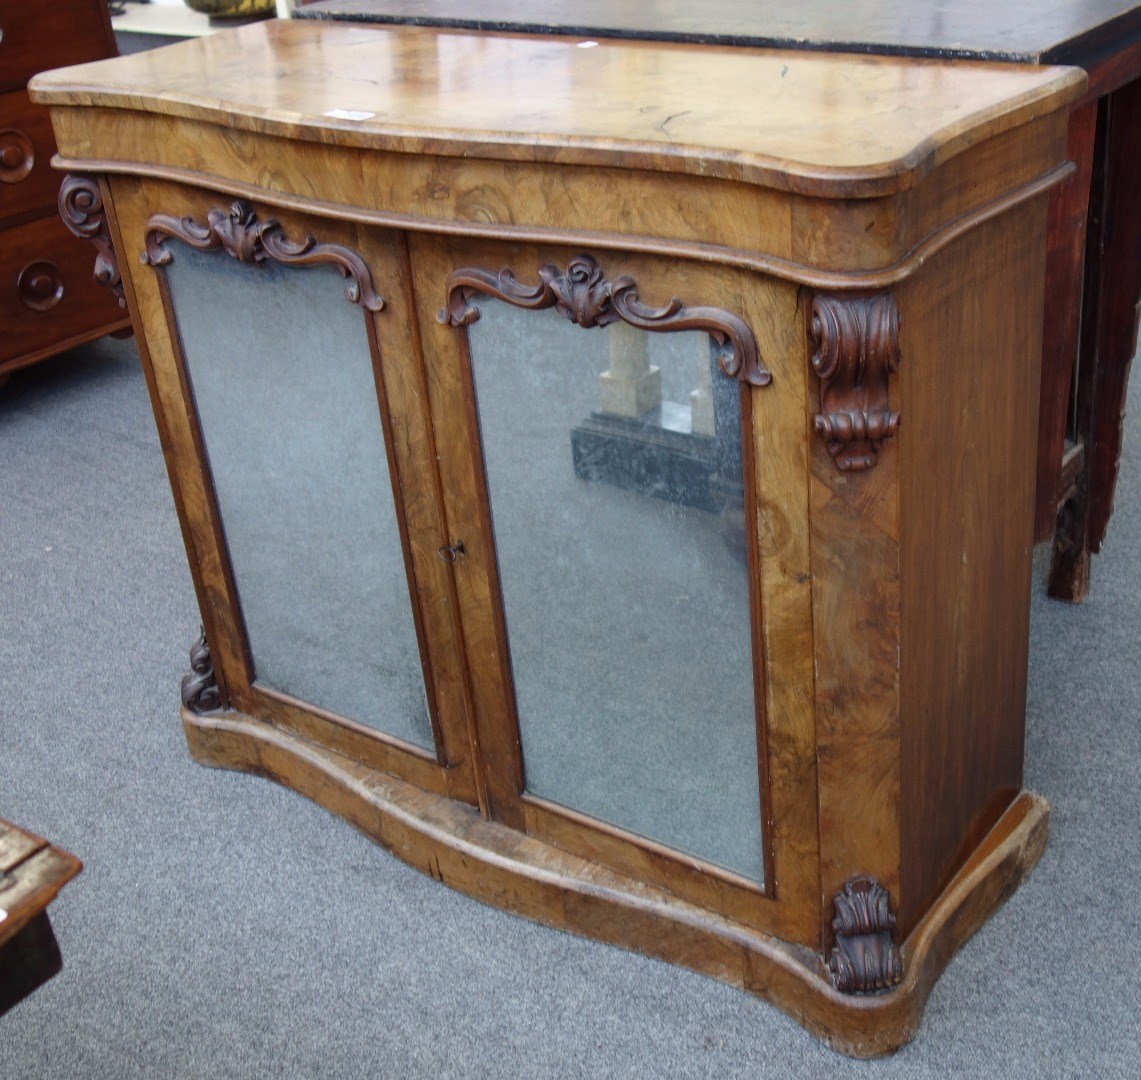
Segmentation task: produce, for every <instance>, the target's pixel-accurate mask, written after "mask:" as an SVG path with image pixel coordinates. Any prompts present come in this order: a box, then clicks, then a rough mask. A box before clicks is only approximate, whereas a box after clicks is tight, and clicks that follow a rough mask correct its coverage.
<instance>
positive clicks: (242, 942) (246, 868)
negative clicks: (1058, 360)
mask: <svg viewBox="0 0 1141 1080" xmlns="http://www.w3.org/2000/svg"><path fill="white" fill-rule="evenodd" d="M1139 567H1141V426H1139V425H1138V424H1136V423H1135V424H1133V426H1132V428H1131V429H1130V430H1129V434H1128V441H1127V445H1126V450H1125V456H1124V460H1123V462H1122V481H1121V485H1120V488H1119V491H1118V498H1117V511H1116V515H1115V518H1114V521H1113V523H1112V526H1111V533H1110V537H1109V541H1108V543H1107V545H1106V549H1105V551H1104V553H1103V554H1102V555H1101V556H1099V557H1098V558H1097V559H1096V560H1095V565H1094V577H1093V591H1092V594H1091V597H1090V599H1089V600H1088V601H1087V603H1085V604H1084V605H1082V606H1080V607H1070V606H1066V605H1061V604H1056V603H1052V602H1050V601H1047V600H1046V599H1045V598H1044V596H1043V595H1042V587H1041V584H1040V583H1039V584H1038V585H1037V586H1036V591H1035V597H1034V609H1033V640H1032V644H1031V672H1030V701H1029V713H1028V739H1027V750H1026V774H1027V785H1028V786H1029V787H1030V788H1032V789H1033V790H1035V791H1038V792H1041V793H1042V794H1044V795H1046V796H1047V797H1048V798H1049V800H1050V802H1051V804H1052V807H1053V816H1052V820H1051V837H1050V844H1049V847H1048V848H1047V850H1046V853H1045V855H1044V856H1043V859H1042V862H1041V863H1040V864H1039V866H1038V868H1037V869H1036V870H1035V871H1034V873H1033V875H1032V876H1031V878H1030V879H1029V881H1028V882H1027V883H1026V884H1025V885H1024V886H1023V887H1022V889H1021V890H1020V891H1019V892H1018V893H1017V894H1016V896H1015V897H1014V898H1013V899H1012V900H1011V901H1010V902H1009V903H1008V904H1007V905H1006V907H1005V908H1003V909H1002V910H1001V911H1000V912H999V913H998V914H997V915H996V916H995V918H994V919H993V920H991V922H990V923H988V924H987V925H986V926H985V927H984V928H983V929H982V931H981V932H980V933H979V934H978V935H977V936H976V937H975V938H974V939H972V940H971V941H970V942H969V943H968V944H967V946H966V947H965V948H964V949H963V951H962V952H961V953H960V954H959V956H958V957H957V958H956V959H955V960H954V961H953V962H952V964H951V965H950V967H949V968H948V970H947V971H946V973H945V974H944V975H943V977H942V978H941V979H940V981H939V982H938V984H937V985H936V987H935V990H934V992H933V993H932V995H931V998H930V1000H929V1003H928V1007H927V1013H926V1017H925V1021H924V1023H923V1026H922V1027H921V1029H920V1032H919V1034H918V1037H917V1038H916V1039H915V1041H914V1042H913V1043H912V1044H911V1045H909V1046H908V1047H906V1048H905V1049H904V1050H902V1051H901V1052H900V1053H898V1054H896V1055H895V1056H893V1057H891V1058H889V1059H886V1060H883V1061H880V1062H873V1063H865V1062H854V1061H849V1060H848V1059H845V1058H841V1057H839V1056H837V1055H835V1054H833V1053H831V1052H830V1051H828V1050H826V1049H825V1048H823V1047H822V1046H821V1045H820V1044H819V1043H817V1042H816V1041H815V1040H814V1039H813V1038H811V1037H810V1036H808V1035H807V1034H805V1033H804V1032H803V1031H802V1030H801V1029H800V1028H799V1027H798V1026H797V1025H796V1024H795V1023H793V1022H792V1021H791V1020H788V1019H786V1018H785V1017H784V1016H783V1015H782V1014H781V1013H779V1012H777V1011H776V1010H775V1009H773V1008H771V1007H769V1006H767V1005H765V1004H764V1003H763V1002H761V1001H758V1000H756V999H753V998H750V997H748V996H747V995H745V994H742V993H740V992H738V991H736V990H733V989H731V988H729V987H726V986H722V985H721V984H719V983H717V982H714V981H712V980H709V979H705V978H703V977H701V976H698V975H695V974H692V973H690V972H688V971H684V970H681V969H678V968H674V967H671V966H669V965H666V964H663V963H659V962H657V961H653V960H647V959H644V958H642V957H638V956H635V955H632V954H629V953H625V952H622V951H620V950H618V949H614V948H610V947H607V946H603V945H599V944H596V943H593V942H590V941H585V940H581V939H578V938H575V937H572V936H570V935H567V934H562V933H558V932H554V931H550V930H546V929H543V928H541V927H538V926H535V925H532V924H531V923H528V922H526V921H525V920H523V919H519V918H516V917H514V916H511V915H507V914H505V913H503V912H500V911H497V910H494V909H492V908H488V907H485V906H483V905H481V904H479V903H477V902H476V901H473V900H470V899H468V898H466V897H463V896H460V895H458V894H456V893H454V892H452V891H450V890H449V889H447V888H446V887H444V886H442V885H439V884H437V883H436V882H434V881H431V880H430V879H428V878H425V877H422V876H421V875H419V874H418V873H416V872H415V871H413V870H411V869H409V868H408V867H406V866H405V865H403V864H402V863H400V862H398V861H397V860H396V859H394V858H392V857H390V856H388V855H387V854H385V853H384V852H383V851H381V850H380V849H378V848H377V847H375V846H374V845H373V844H371V843H370V842H369V841H367V840H365V839H364V838H363V837H362V836H360V835H358V834H357V833H356V832H355V831H354V830H353V829H351V828H350V827H349V826H347V825H345V824H343V823H342V822H340V821H339V820H337V819H335V818H333V817H331V816H330V815H328V814H327V813H325V812H324V811H322V810H321V809H319V808H318V807H316V806H314V805H312V804H310V803H308V802H306V801H305V800H304V799H302V798H300V797H298V796H296V795H293V794H291V793H289V792H287V791H285V790H283V789H281V788H278V787H276V786H275V785H273V784H270V783H267V782H266V781H264V780H260V779H255V778H252V777H247V776H242V775H239V774H234V773H226V772H218V771H213V770H208V769H204V768H201V767H199V766H196V765H194V764H193V763H192V762H191V761H190V760H189V758H188V757H187V754H186V751H185V746H184V743H183V739H182V733H181V729H180V725H179V722H178V716H177V707H176V706H177V688H178V680H179V678H180V677H181V675H182V674H183V672H184V670H185V669H186V666H187V660H186V650H187V648H188V647H189V645H190V644H191V642H192V641H193V639H194V637H195V636H196V634H197V630H198V622H197V616H196V614H195V603H194V596H193V592H192V590H191V586H190V581H189V577H188V574H187V570H186V567H185V563H184V558H183V552H182V547H181V540H180V537H179V535H178V528H177V524H176V521H175V516H174V512H173V508H172V505H171V500H170V495H169V491H168V488H167V483H166V479H165V474H164V470H163V462H162V456H161V454H160V452H159V447H158V440H157V437H156V435H155V433H154V428H153V423H152V421H151V419H150V410H149V405H148V402H147V400H146V392H145V387H144V384H143V380H142V378H141V375H140V373H139V371H138V367H137V361H136V359H135V355H134V349H133V346H132V345H131V343H129V342H125V343H122V342H113V341H105V342H101V343H98V344H96V345H94V346H90V347H88V348H86V349H83V350H77V351H76V352H74V353H71V354H69V355H67V356H65V357H61V358H59V359H57V360H55V361H51V362H49V363H45V364H42V365H39V366H37V367H35V368H33V369H31V370H29V371H26V372H23V373H20V374H17V375H15V376H13V378H12V379H11V381H10V382H9V383H8V385H7V386H6V387H4V389H3V390H0V816H2V817H7V818H9V819H11V820H13V821H15V822H18V823H20V824H21V825H23V826H25V827H26V828H29V829H32V830H34V831H36V832H39V833H41V834H43V835H45V836H47V837H49V838H51V839H52V840H53V841H55V842H56V843H58V844H60V845H62V846H63V847H66V848H68V849H69V850H71V851H73V852H75V853H76V854H78V855H79V856H80V857H81V858H83V860H84V861H85V863H86V869H85V870H84V872H83V874H82V875H81V876H80V877H79V878H78V879H77V880H76V881H75V882H74V883H73V884H71V885H69V886H68V887H67V888H66V889H65V891H64V892H63V894H62V895H61V896H60V898H59V899H58V900H57V901H56V903H55V904H54V905H53V906H52V909H51V912H52V919H53V922H54V925H55V928H56V932H57V935H58V937H59V939H60V943H61V946H62V949H63V954H64V971H63V973H62V974H61V975H59V976H58V977H56V978H55V979H53V980H52V981H51V982H50V983H48V984H47V985H46V986H45V987H44V988H43V989H41V990H40V991H38V992H37V993H36V994H35V995H33V996H32V997H31V998H29V999H28V1000H27V1001H25V1002H23V1003H21V1004H20V1005H18V1006H17V1007H16V1008H15V1009H14V1010H12V1011H11V1012H10V1013H9V1014H8V1015H7V1016H4V1017H2V1018H0V1078H3V1080H25V1078H27V1080H48V1078H57V1077H58V1078H68V1080H73V1078H88V1077H90V1078H108V1080H127V1078H134V1077H170V1078H181V1077H240V1078H245V1077H251V1078H253V1077H320V1078H339V1077H407V1076H413V1077H419V1076H432V1077H513V1078H531V1077H536V1078H541V1077H579V1076H583V1077H627V1076H631V1077H717V1078H721V1077H738V1076H739V1077H767V1076H774V1077H775V1076H781V1077H784V1076H798V1077H799V1076H822V1075H825V1074H827V1075H831V1076H876V1077H881V1076H883V1077H899V1076H904V1077H926V1076H931V1077H935V1076H938V1077H942V1076H948V1075H950V1076H986V1077H991V1076H999V1077H1023V1076H1025V1077H1031V1076H1034V1077H1038V1076H1042V1075H1048V1076H1051V1077H1070V1076H1074V1077H1078V1076H1083V1077H1084V1076H1103V1077H1138V1076H1141V1049H1139V1048H1141V1019H1139V1018H1141V920H1139V916H1138V912H1139V911H1141V893H1139V890H1138V884H1139V870H1138V867H1139V866H1141V705H1139V700H1141V643H1139V632H1141V616H1139V613H1141V569H1139ZM1043 570H1044V562H1043V560H1042V559H1040V560H1039V565H1038V571H1039V573H1038V579H1039V582H1040V581H1041V576H1042V571H1043Z"/></svg>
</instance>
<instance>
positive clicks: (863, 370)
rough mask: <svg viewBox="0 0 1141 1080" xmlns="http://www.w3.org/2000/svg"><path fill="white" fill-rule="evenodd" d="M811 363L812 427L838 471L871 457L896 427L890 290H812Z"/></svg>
mask: <svg viewBox="0 0 1141 1080" xmlns="http://www.w3.org/2000/svg"><path fill="white" fill-rule="evenodd" d="M812 338H813V341H814V343H815V346H816V352H815V353H814V354H813V357H812V366H813V367H814V368H815V369H816V373H817V375H819V376H820V413H819V415H818V416H817V417H816V424H815V427H816V430H817V432H818V433H819V434H821V435H822V436H823V437H824V439H825V440H826V441H827V443H828V452H829V453H830V454H831V455H832V457H833V458H835V460H836V467H837V468H839V469H840V470H841V471H843V472H860V471H861V470H863V469H870V468H871V467H872V466H873V465H874V464H875V463H876V458H877V456H878V454H879V451H880V449H881V448H882V446H883V444H884V440H885V439H889V438H891V437H892V436H893V435H895V433H896V432H897V431H898V430H899V419H900V417H899V413H897V412H892V411H891V410H890V409H889V408H888V399H887V392H888V380H889V378H890V377H891V376H892V375H894V374H895V373H896V372H897V371H898V370H899V309H898V308H897V307H896V304H895V297H894V296H893V295H892V294H891V293H877V294H875V295H874V296H826V295H817V296H816V297H815V299H814V300H813V301H812Z"/></svg>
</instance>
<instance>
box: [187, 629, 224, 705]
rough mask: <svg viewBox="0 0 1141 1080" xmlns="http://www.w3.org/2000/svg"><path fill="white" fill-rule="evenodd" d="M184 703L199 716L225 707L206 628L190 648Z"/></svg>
mask: <svg viewBox="0 0 1141 1080" xmlns="http://www.w3.org/2000/svg"><path fill="white" fill-rule="evenodd" d="M182 704H183V705H184V706H185V707H186V708H187V709H189V710H190V711H191V712H192V713H196V714H198V715H199V716H201V715H202V714H203V713H209V712H217V710H219V709H221V708H222V707H223V702H222V691H221V689H220V688H219V686H218V680H217V678H216V677H215V675H214V661H213V659H212V658H211V656H210V646H209V645H208V644H207V643H206V631H205V630H203V631H202V635H201V637H199V639H198V640H197V641H196V642H195V643H194V646H193V647H192V648H191V650H190V671H188V672H187V673H186V674H185V675H184V676H183V677H182Z"/></svg>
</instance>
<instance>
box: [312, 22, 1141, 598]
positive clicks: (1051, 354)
mask: <svg viewBox="0 0 1141 1080" xmlns="http://www.w3.org/2000/svg"><path fill="white" fill-rule="evenodd" d="M296 16H297V17H300V18H317V19H341V20H357V21H361V22H377V23H403V24H413V25H426V26H443V27H459V28H465V29H478V30H498V31H520V32H526V33H550V34H581V35H583V36H585V37H619V38H641V39H653V40H673V41H687V42H694V43H702V44H721V45H726V44H728V45H751V46H772V47H775V48H782V49H817V50H830V51H843V52H867V53H886V54H894V55H906V56H932V57H940V58H963V59H976V60H988V61H994V62H1018V63H1030V64H1073V65H1076V66H1078V67H1082V68H1084V69H1085V70H1086V72H1087V73H1088V75H1089V89H1088V91H1087V92H1086V94H1085V96H1084V97H1083V98H1082V99H1081V100H1080V101H1078V102H1076V103H1075V105H1074V107H1073V110H1072V112H1071V114H1070V143H1069V151H1070V156H1071V158H1072V159H1073V160H1074V161H1075V162H1076V163H1077V166H1078V172H1077V174H1076V176H1075V177H1074V179H1073V180H1072V181H1071V182H1070V183H1068V184H1066V185H1064V186H1063V187H1061V188H1059V189H1056V191H1055V194H1054V195H1053V196H1052V199H1051V203H1050V258H1049V263H1048V267H1047V281H1046V312H1045V326H1044V333H1043V356H1042V396H1041V410H1040V421H1039V442H1038V498H1037V507H1036V513H1035V536H1036V538H1037V539H1038V540H1047V539H1049V538H1050V536H1051V534H1053V536H1054V561H1053V566H1052V568H1051V572H1050V595H1051V596H1054V597H1057V598H1059V599H1065V600H1073V601H1079V600H1082V599H1083V598H1084V597H1085V595H1086V593H1087V591H1088V587H1089V565H1090V554H1091V552H1092V553H1096V552H1097V551H1098V550H1099V549H1100V547H1101V542H1102V540H1103V539H1104V537H1105V532H1106V526H1107V524H1108V522H1109V517H1110V514H1111V513H1112V509H1113V492H1114V487H1115V486H1116V482H1117V469H1118V460H1119V457H1120V454H1121V425H1122V418H1123V413H1124V405H1125V393H1126V386H1127V383H1128V377H1129V367H1130V363H1131V361H1132V358H1133V353H1134V350H1135V346H1136V339H1137V304H1138V297H1139V296H1141V5H1139V4H1137V3H1134V2H1132V0H1046V2H1043V0H1036V2H1034V3H1031V2H1029V0H1011V2H1009V3H1005V4H1003V3H996V2H995V0H959V2H957V3H945V2H934V0H927V2H923V0H919V2H916V0H882V2H881V3H879V4H877V5H876V7H875V10H874V11H872V10H868V9H866V8H864V7H862V6H861V5H857V4H852V3H850V2H849V0H799V2H798V3H795V4H790V3H787V2H786V0H711V2H709V3H704V4H694V3H693V2H692V0H648V2H647V0H605V2H604V0H574V2H573V3H572V2H570V0H544V2H543V3H542V4H534V5H532V6H530V7H526V6H524V5H522V4H520V3H519V0H322V2H320V3H316V4H311V5H309V6H306V7H303V8H299V9H298V10H297V12H296Z"/></svg>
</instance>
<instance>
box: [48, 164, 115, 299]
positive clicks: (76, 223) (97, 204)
mask: <svg viewBox="0 0 1141 1080" xmlns="http://www.w3.org/2000/svg"><path fill="white" fill-rule="evenodd" d="M59 216H60V217H61V218H63V223H64V225H66V226H67V228H68V230H69V231H70V232H71V234H72V235H73V236H77V237H79V239H80V240H90V241H91V242H92V243H93V244H94V245H95V248H96V251H97V252H98V254H97V255H96V256H95V281H96V282H97V283H98V284H100V285H103V286H106V287H107V288H108V289H110V290H111V291H112V292H113V293H114V294H115V295H116V296H117V297H118V298H119V307H126V306H127V301H126V299H125V298H124V296H123V279H122V276H121V275H120V274H119V264H118V262H117V261H116V259H115V249H114V247H113V246H112V244H111V233H110V231H109V230H108V228H107V214H106V211H105V210H104V208H103V194H102V192H101V191H100V190H99V183H98V181H96V180H94V179H92V177H90V176H80V175H78V174H76V173H68V174H67V176H65V177H64V178H63V183H62V184H60V187H59Z"/></svg>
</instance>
